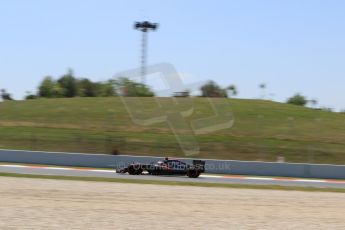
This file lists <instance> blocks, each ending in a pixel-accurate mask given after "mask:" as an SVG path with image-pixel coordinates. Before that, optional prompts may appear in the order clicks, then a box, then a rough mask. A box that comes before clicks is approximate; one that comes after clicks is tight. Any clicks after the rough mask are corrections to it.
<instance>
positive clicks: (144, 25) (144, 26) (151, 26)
mask: <svg viewBox="0 0 345 230" xmlns="http://www.w3.org/2000/svg"><path fill="white" fill-rule="evenodd" d="M134 28H135V29H137V30H140V31H141V32H142V33H143V34H142V41H141V83H143V84H145V76H146V64H147V40H148V39H147V32H148V31H150V30H152V31H154V30H156V29H157V28H158V24H157V23H150V22H148V21H144V22H136V23H135V24H134Z"/></svg>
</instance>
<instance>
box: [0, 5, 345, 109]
mask: <svg viewBox="0 0 345 230" xmlns="http://www.w3.org/2000/svg"><path fill="white" fill-rule="evenodd" d="M344 12H345V1H342V0H338V1H336V0H327V1H326V0H323V1H319V0H261V1H256V0H252V1H249V0H241V1H240V0H238V1H231V0H228V1H200V0H199V1H195V0H190V1H186V0H184V1H182V0H174V1H169V0H168V1H150V0H148V1H131V0H129V1H114V0H109V1H106V0H98V1H96V0H94V1H87V0H83V1H82V0H73V1H68V0H55V1H54V0H51V1H46V0H28V1H24V0H11V1H1V2H0V30H1V32H0V34H1V36H0V52H1V53H0V54H1V55H0V60H1V62H0V67H1V68H0V88H6V89H8V91H10V93H12V94H13V95H14V96H15V98H16V99H21V98H22V97H23V96H24V95H25V92H26V91H35V89H36V87H37V85H38V83H39V82H40V80H41V79H42V78H43V76H46V75H52V76H55V77H57V76H60V75H62V74H63V73H65V72H66V70H67V69H68V68H73V69H74V71H75V74H76V75H77V76H80V77H88V78H90V79H93V80H105V79H108V78H111V77H112V76H113V75H114V74H115V73H117V72H119V71H124V70H127V69H131V68H134V67H137V66H138V64H139V55H140V53H139V48H140V34H139V32H138V31H135V30H134V29H133V22H134V21H141V20H150V21H153V22H158V23H159V24H160V28H159V30H158V31H157V32H152V33H150V34H149V63H150V64H155V63H160V62H168V63H171V64H173V65H174V66H175V67H176V69H177V70H178V71H179V72H180V73H181V75H182V77H183V79H184V80H185V81H186V82H193V81H196V80H207V79H213V80H215V81H216V82H218V83H219V84H221V85H229V84H235V85H237V86H238V88H239V92H240V93H239V95H238V97H241V98H258V97H259V96H260V94H261V91H260V90H259V87H258V85H259V84H260V83H262V82H264V83H266V84H267V90H266V91H267V92H266V95H267V97H268V98H273V99H274V100H277V101H285V100H286V98H287V97H289V96H291V95H292V94H294V93H297V92H300V93H302V94H304V95H306V96H307V97H309V98H315V99H318V101H319V105H320V106H328V107H333V108H336V109H345V100H344V99H345V90H344V86H345V63H344V61H345V14H344ZM148 83H150V82H148Z"/></svg>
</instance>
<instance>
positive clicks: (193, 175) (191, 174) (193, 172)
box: [187, 169, 200, 178]
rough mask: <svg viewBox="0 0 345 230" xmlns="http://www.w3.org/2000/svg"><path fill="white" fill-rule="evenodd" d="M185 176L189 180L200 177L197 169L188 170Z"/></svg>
mask: <svg viewBox="0 0 345 230" xmlns="http://www.w3.org/2000/svg"><path fill="white" fill-rule="evenodd" d="M187 176H188V177H189V178H197V177H199V176H200V171H199V170H197V169H188V171H187Z"/></svg>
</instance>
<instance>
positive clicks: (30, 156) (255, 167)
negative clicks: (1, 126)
mask: <svg viewBox="0 0 345 230" xmlns="http://www.w3.org/2000/svg"><path fill="white" fill-rule="evenodd" d="M162 159H163V158H161V157H150V156H127V155H104V154H82V153H59V152H40V151H21V150H0V162H12V163H26V164H47V165H59V166H80V167H98V168H118V167H121V166H125V165H127V164H129V163H132V162H142V163H150V162H155V161H157V160H162ZM183 160H184V161H185V162H188V163H191V161H192V160H193V159H186V158H183ZM205 161H206V165H205V167H206V172H207V173H217V174H242V175H259V176H283V177H310V178H333V179H345V165H327V164H301V163H275V162H259V161H232V160H207V159H206V160H205Z"/></svg>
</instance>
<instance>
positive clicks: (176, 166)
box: [116, 158, 205, 178]
mask: <svg viewBox="0 0 345 230" xmlns="http://www.w3.org/2000/svg"><path fill="white" fill-rule="evenodd" d="M116 172H117V173H128V174H130V175H141V174H142V173H143V172H147V173H148V174H150V175H183V176H185V175H186V176H188V177H190V178H197V177H198V176H199V175H200V173H203V172H205V161H201V160H193V164H192V165H189V164H187V163H184V162H182V161H179V160H170V159H168V158H165V160H164V161H158V162H156V163H154V162H152V163H150V164H141V163H132V164H130V165H128V166H127V167H125V168H120V169H117V170H116Z"/></svg>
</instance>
